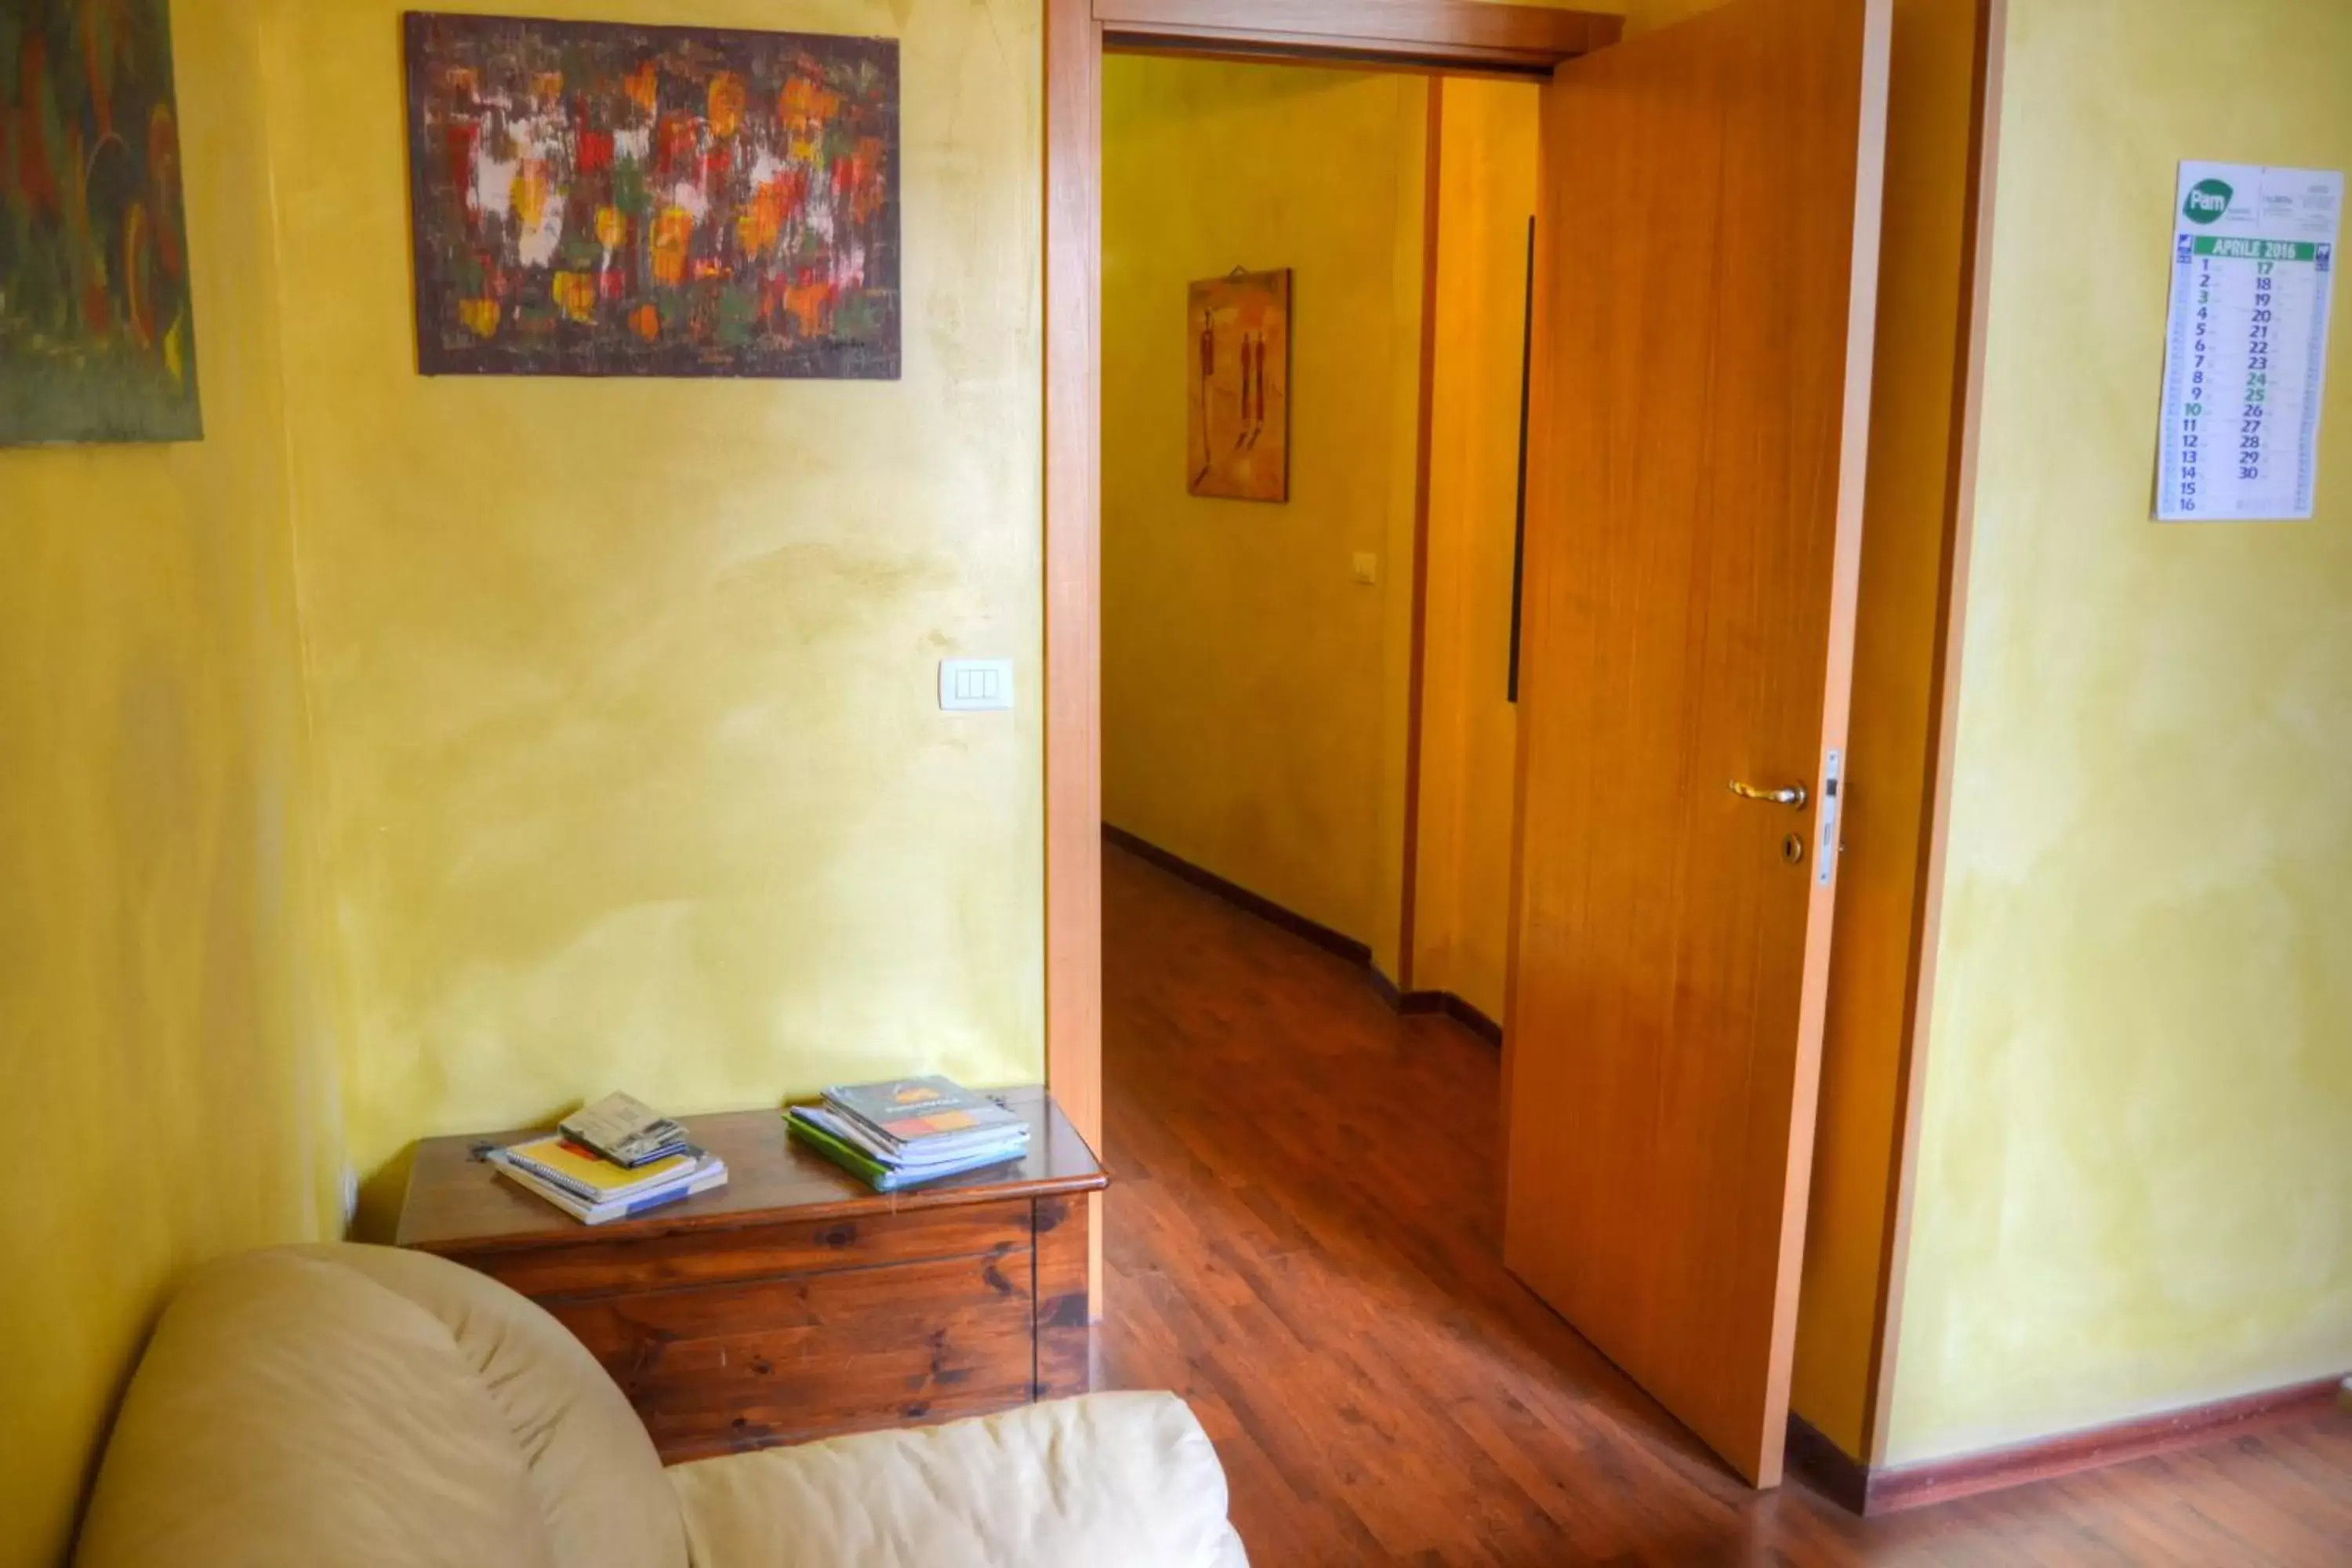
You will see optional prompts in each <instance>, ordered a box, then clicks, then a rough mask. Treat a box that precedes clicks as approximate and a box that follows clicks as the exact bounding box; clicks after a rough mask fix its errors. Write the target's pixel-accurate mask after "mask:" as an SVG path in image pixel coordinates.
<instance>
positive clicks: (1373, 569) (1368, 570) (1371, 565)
mask: <svg viewBox="0 0 2352 1568" xmlns="http://www.w3.org/2000/svg"><path fill="white" fill-rule="evenodd" d="M1380 580H1381V558H1380V557H1379V556H1377V555H1375V554H1373V553H1372V552H1370V551H1369V550H1359V551H1358V552H1356V581H1357V582H1359V583H1364V584H1372V583H1377V582H1379V581H1380Z"/></svg>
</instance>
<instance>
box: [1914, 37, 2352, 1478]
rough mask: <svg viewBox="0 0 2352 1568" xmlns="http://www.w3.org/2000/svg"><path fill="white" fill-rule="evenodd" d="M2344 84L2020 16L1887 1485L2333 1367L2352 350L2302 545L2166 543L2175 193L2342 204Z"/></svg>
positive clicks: (2346, 1113) (2350, 1045)
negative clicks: (2281, 191) (2166, 351)
mask: <svg viewBox="0 0 2352 1568" xmlns="http://www.w3.org/2000/svg"><path fill="white" fill-rule="evenodd" d="M2347 60H2352V9H2347V8H2346V7H2344V6H2341V5H2307V4H2300V3H2297V0H2240V3H2238V4H2234V5H2227V6H2210V5H2197V4H2192V3H2190V0H2136V3H2134V4H2131V5H2124V4H2121V3H2108V4H2095V5H2092V4H2081V3H2079V0H2011V7H2010V26H2009V36H2008V59H2007V72H2008V74H2007V101H2006V107H2005V110H2004V112H2003V114H2002V124H2001V153H2000V169H1999V189H1998V195H1997V203H1998V205H1997V209H1996V216H1995V220H1994V222H1995V231H1994V237H1993V273H1992V279H1991V287H1992V297H1991V305H1990V316H1989V318H1988V328H1989V332H1990V337H1989V340H1988V343H1987V352H1988V359H1987V366H1986V385H1985V402H1984V444H1983V450H1982V456H1981V462H1982V467H1981V471H1980V474H1979V487H1980V489H1979V501H1978V507H1977V512H1976V520H1975V548H1974V558H1973V567H1972V576H1971V581H1970V587H1969V605H1968V620H1967V626H1966V642H1965V645H1964V652H1963V658H1962V669H1961V672H1960V681H1961V687H1960V721H1959V732H1958V750H1957V752H1956V753H1955V756H1956V766H1957V773H1956V778H1955V791H1954V802H1953V813H1952V818H1951V823H1950V835H1951V837H1950V862H1949V882H1948V889H1947V896H1946V899H1945V903H1944V909H1943V926H1942V941H1941V946H1940V952H1939V955H1938V960H1937V963H1938V968H1937V983H1936V996H1935V1011H1934V1019H1933V1032H1932V1034H1931V1036H1930V1037H1929V1039H1928V1041H1927V1085H1926V1104H1925V1112H1924V1122H1923V1126H1922V1129H1921V1145H1920V1153H1919V1175H1918V1186H1917V1190H1916V1202H1915V1208H1914V1213H1913V1220H1912V1232H1911V1237H1912V1239H1911V1255H1910V1267H1909V1270H1908V1282H1907V1287H1906V1306H1905V1319H1904V1324H1903V1333H1902V1337H1901V1341H1900V1343H1899V1345H1898V1346H1897V1347H1896V1352H1897V1361H1896V1383H1895V1405H1894V1412H1893V1423H1892V1430H1891V1434H1890V1437H1891V1447H1890V1450H1889V1453H1888V1456H1887V1457H1888V1458H1890V1459H1892V1460H1895V1461H1896V1462H1902V1461H1906V1460H1917V1459H1924V1458H1931V1457H1935V1456H1938V1455H1944V1454H1948V1453H1953V1452H1956V1451H1961V1450H1968V1449H1976V1448H1981V1447H1988V1446H1990V1445H1993V1444H1998V1443H2002V1442H2008V1441H2013V1440H2017V1439H2021V1438H2026V1437H2031V1436H2038V1435H2041V1434H2045V1433H2050V1432H2053V1431H2059V1430H2063V1429H2068V1428H2074V1427H2080V1426H2087V1425H2092V1424H2095V1423H2098V1422H2103V1421H2107V1420H2112V1419H2116V1418H2121V1417H2128V1416H2132V1415H2140V1414H2144V1413H2147V1412H2151V1411H2156V1410H2161V1409H2164V1408H2167V1407H2169V1406H2175V1405H2185V1404H2190V1403H2194V1402H2197V1401H2200V1400H2206V1399H2212V1398H2217V1397H2221V1396H2224V1395H2229V1394H2240V1393H2243V1392H2246V1391H2248V1390H2251V1389H2259V1388H2263V1387H2267V1386H2272V1385H2276V1384H2287V1383H2291V1382H2294V1381H2296V1380H2298V1379H2302V1378H2307V1377H2316V1376H2320V1375H2324V1374H2327V1373H2342V1372H2344V1371H2346V1370H2347V1368H2352V1136H2347V1128H2352V811H2347V795H2346V791H2345V785H2344V780H2345V779H2346V778H2347V776H2352V417H2347V410H2346V408H2345V406H2344V402H2345V397H2346V391H2345V389H2346V388H2347V387H2352V353H2347V340H2348V339H2352V333H2347V331H2346V329H2345V326H2344V323H2343V321H2341V319H2340V318H2339V320H2338V321H2337V323H2336V332H2335V345H2334V353H2333V355H2332V366H2331V369H2332V372H2333V374H2332V377H2331V380H2332V386H2333V390H2334V393H2335V403H2336V406H2335V407H2333V408H2331V409H2330V410H2329V411H2328V413H2327V416H2326V428H2325V430H2324V432H2323V436H2322V449H2321V453H2320V458H2319V476H2320V477H2319V489H2320V493H2319V517H2318V520H2317V521H2314V522H2310V523H2303V524H2275V525H2263V526H2244V525H2239V526H2231V525H2213V526H2204V527H2187V526H2177V525H2166V526H2158V525H2156V524H2153V523H2151V522H2149V521H2147V518H2148V514H2149V499H2150V489H2151V476H2152V475H2153V473H2154V470H2155V462H2156V434H2157V403H2158V385H2159V381H2160V378H2161V374H2162V366H2163V337H2164V318H2165V299H2166V287H2167V281H2168V279H2167V265H2166V261H2167V258H2166V241H2167V238H2168V235H2169V233H2170V228H2171V213H2172V196H2173V189H2174V177H2175V176H2174V165H2175V164H2176V163H2177V162H2178V161H2179V160H2180V159H2182V158H2216V159H2227V160H2233V161H2242V162H2260V163H2284V164H2296V165H2304V166H2312V167H2319V168H2330V169H2344V168H2347V166H2352V95H2347V93H2346V92H2345V90H2344V82H2345V63H2346V62H2347ZM2340 291H2341V286H2340V284H2339V293H2340ZM2339 303H2342V301H2341V300H2339Z"/></svg>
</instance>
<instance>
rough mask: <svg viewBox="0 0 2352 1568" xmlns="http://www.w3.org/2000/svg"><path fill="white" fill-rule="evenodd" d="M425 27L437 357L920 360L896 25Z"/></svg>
mask: <svg viewBox="0 0 2352 1568" xmlns="http://www.w3.org/2000/svg"><path fill="white" fill-rule="evenodd" d="M405 26H406V32H407V52H408V133H409V171H410V181H411V184H412V187H413V189H412V193H411V195H412V204H411V212H410V220H411V222H412V224H413V225H414V226H415V247H416V358H417V368H418V369H419V370H421V371H422V372H424V373H425V374H427V375H694V376H806V377H824V378H833V379H862V380H874V379H879V380H888V379H893V378H895V377H896V376H897V375H898V356H899V337H898V333H899V293H898V44H897V43H896V41H894V40H891V39H887V38H849V37H824V36H816V35H809V34H799V33H764V32H734V31H725V30H720V29H717V28H710V27H656V26H622V25H613V24H605V23H577V22H545V21H529V20H522V19H518V18H513V17H503V16H440V15H433V16H427V15H418V14H411V15H410V16H407V18H406V20H405Z"/></svg>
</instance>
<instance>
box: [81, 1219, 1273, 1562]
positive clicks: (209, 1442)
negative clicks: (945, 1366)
mask: <svg viewBox="0 0 2352 1568" xmlns="http://www.w3.org/2000/svg"><path fill="white" fill-rule="evenodd" d="M689 1534H690V1535H691V1537H692V1557H691V1561H692V1563H693V1568H790V1565H793V1564H803V1563H805V1564H812V1565H814V1564H824V1568H866V1565H868V1564H871V1565H874V1568H885V1565H888V1564H901V1563H903V1564H908V1565H909V1568H912V1565H914V1564H922V1565H923V1568H961V1565H964V1564H971V1565H974V1568H988V1565H992V1564H1000V1563H1001V1564H1006V1565H1008V1568H1009V1565H1013V1564H1019V1565H1020V1568H1242V1565H1243V1563H1244V1557H1243V1555H1242V1550H1241V1543H1240V1541H1239V1540H1238V1539H1237V1538H1236V1537H1235V1536H1234V1533H1233V1531H1232V1530H1231V1529H1230V1527H1228V1526H1227V1524H1226V1522H1225V1485H1224V1475H1223V1471H1222V1470H1221V1469H1220V1468H1219V1467H1218V1464H1217V1459H1216V1455H1215V1453H1214V1452H1213V1450H1212V1449H1211V1447H1210V1446H1209V1441H1208V1439H1207V1438H1206V1437H1205V1436H1202V1433H1201V1429H1200V1426H1198V1424H1197V1423H1195V1422H1194V1421H1193V1419H1192V1412H1190V1411H1189V1410H1187V1409H1186V1408H1185V1407H1184V1405H1183V1404H1182V1403H1181V1401H1179V1400H1177V1399H1175V1398H1173V1397H1171V1396H1170V1395H1167V1394H1098V1395H1095V1396H1093V1397H1091V1398H1087V1399H1080V1400H1066V1401H1062V1402H1060V1403H1057V1404H1051V1405H1033V1406H1031V1407H1029V1408H1027V1409H1024V1410H1017V1411H1013V1412H1012V1413H1010V1414H1008V1415H1000V1416H993V1417H990V1418H987V1419H985V1420H980V1421H968V1422H960V1423H957V1424H955V1425H952V1426H939V1427H933V1428H930V1429H929V1430H926V1431H920V1432H889V1433H877V1434H875V1435H872V1436H865V1437H852V1438H844V1439H840V1440H837V1441H835V1442H831V1443H818V1444H812V1445H810V1446H807V1447H801V1448H786V1449H772V1450H769V1451H767V1452H764V1453H758V1454H741V1455H735V1456H732V1457H730V1458H722V1459H710V1460H706V1461H704V1462H702V1463H700V1464H697V1465H690V1466H683V1467H680V1468H677V1469H676V1470H673V1471H669V1472H667V1473H665V1472H664V1471H663V1469H662V1468H661V1464H660V1462H659V1460H658V1459H657V1458H656V1456H655V1453H654V1448H653V1445H652V1443H651V1441H650V1440H649V1439H648V1438H647V1437H646V1432H645V1427H644V1426H642V1425H641V1424H640V1423H639V1422H638V1420H637V1417H636V1415H635V1412H634V1411H632V1410H631V1409H630V1408H629V1405H628V1402H627V1401H626V1400H625V1399H624V1398H623V1397H622V1396H621V1393H620V1390H619V1389H617V1388H615V1387H614V1384H613V1382H612V1380H611V1379H610V1378H609V1377H607V1376H605V1374H604V1369H603V1368H601V1367H599V1366H598V1365H597V1364H596V1363H595V1360H594V1358H593V1357H592V1356H590V1355H589V1353H588V1352H587V1351H586V1350H585V1349H583V1347H582V1346H581V1344H580V1342H578V1341H577V1340H575V1339H573V1338H572V1335H571V1334H569V1333H568V1332H566V1331H564V1329H563V1328H562V1325H561V1324H559V1323H557V1322H556V1321H555V1320H554V1319H552V1318H551V1317H549V1316H548V1315H547V1314H546V1313H545V1312H543V1311H541V1310H540V1309H539V1308H537V1307H535V1306H533V1305H532V1304H531V1303H530V1302H529V1301H526V1300H523V1299H522V1298H521V1297H520V1296H518V1295H516V1294H515V1293H514V1292H512V1291H511V1290H509V1289H506V1287H504V1286H502V1285H499V1284H497V1283H496V1282H494V1281H492V1280H490V1279H487V1278H485V1277H483V1276H481V1275H478V1274H476V1273H474V1272H472V1271H471V1270H469V1269H466V1268H459V1267H458V1266H457V1265H456V1264H453V1263H448V1262H445V1261H444V1260H442V1259H440V1258H431V1257H427V1256H425V1255H424V1254H421V1253H409V1252H395V1251H392V1250H390V1249H388V1248H383V1247H348V1246H345V1247H285V1248H280V1249H278V1250H275V1251H268V1252H255V1253H247V1254H244V1255H241V1256H239V1257H236V1258H226V1259H223V1260H221V1261H218V1262H215V1263H213V1264H209V1265H207V1266H205V1268H200V1269H198V1270H197V1271H196V1273H195V1274H194V1276H193V1277H192V1278H191V1279H189V1280H188V1282H187V1284H186V1285H185V1286H184V1288H183V1289H182V1290H181V1291H180V1293H179V1295H178V1296H177V1297H176V1298H175V1299H174V1300H173V1302H172V1304H171V1306H170V1307H169V1308H167V1309H166V1310H165V1311H164V1313H163V1321H162V1322H161V1323H160V1324H158V1326H157V1328H156V1331H155V1334H154V1338H153V1340H152V1342H151V1343H150V1344H149V1346H148V1349H147V1352H146V1354H145V1356H144V1357H143V1358H142V1360H141V1362H140V1365H139V1370H138V1372H137V1373H136V1374H135V1375H134V1376H133V1377H132V1379H131V1387H130V1391H129V1392H128V1394H126V1395H125V1396H124V1400H123V1406H122V1411H121V1415H120V1416H118V1417H117V1419H116V1422H115V1427H114V1433H113V1436H112V1438H111V1439H110V1442H109V1444H108V1446H107V1451H106V1457H105V1458H104V1460H103V1461H102V1463H101V1464H100V1469H99V1477H98V1485H97V1489H96V1490H95V1492H94V1493H93V1495H92V1497H91V1500H90V1507H89V1516H88V1519H87V1521H86V1522H85V1524H84V1526H83V1530H82V1534H81V1540H80V1542H79V1547H78V1550H77V1554H76V1558H75V1561H76V1563H78V1564H79V1565H80V1568H232V1565H234V1568H333V1565H339V1564H350V1565H353V1568H460V1565H463V1568H688V1561H689V1558H688V1536H689Z"/></svg>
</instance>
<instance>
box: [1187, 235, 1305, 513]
mask: <svg viewBox="0 0 2352 1568" xmlns="http://www.w3.org/2000/svg"><path fill="white" fill-rule="evenodd" d="M1186 320H1187V321H1189V323H1190V325H1191V329H1192V340H1191V341H1192V353H1191V354H1190V355H1188V356H1187V363H1188V364H1189V366H1190V379H1191V382H1192V398H1191V413H1190V415H1189V416H1188V417H1189V419H1190V422H1191V425H1192V444H1191V445H1190V447H1187V448H1186V455H1185V459H1184V463H1185V469H1186V472H1187V474H1188V476H1189V478H1190V480H1191V489H1192V493H1193V494H1194V495H1196V496H1223V497H1226V498H1229V499H1231V500H1270V501H1286V500H1289V499H1290V269H1289V268H1282V269H1281V270H1279V271H1276V272H1244V271H1240V270H1238V269H1236V270H1235V271H1234V272H1232V273H1230V274H1229V275H1227V276H1225V277H1223V278H1213V279H1208V280H1207V281H1205V282H1201V283H1195V284H1193V285H1192V309H1191V311H1190V312H1189V314H1188V316H1187V318H1186Z"/></svg>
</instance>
